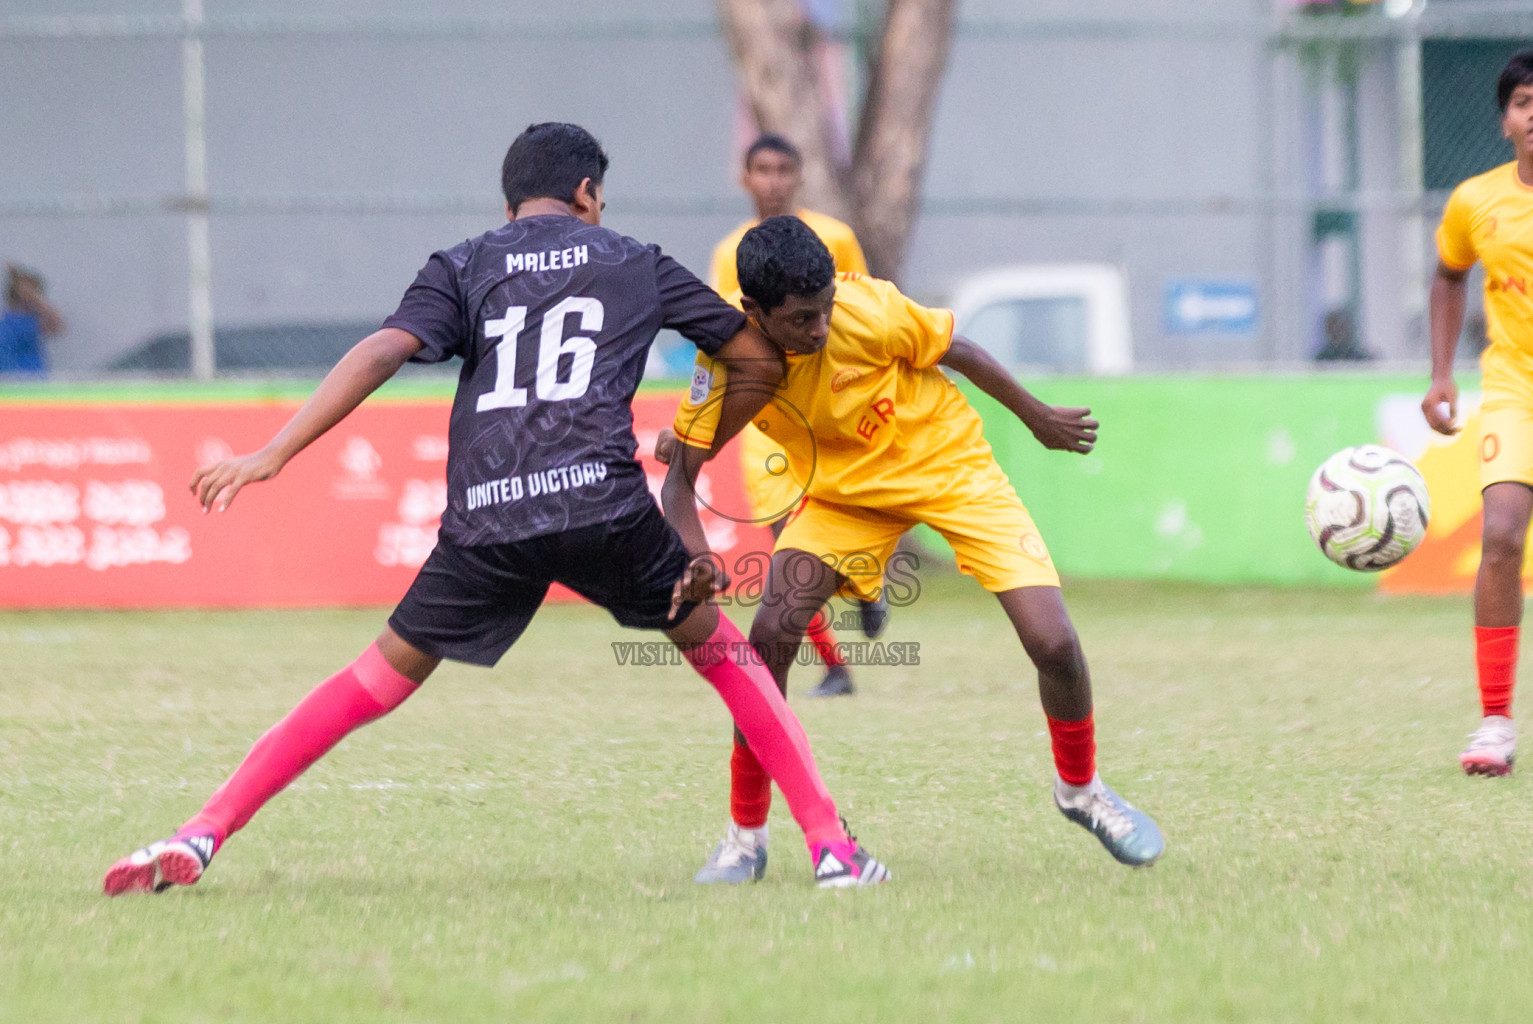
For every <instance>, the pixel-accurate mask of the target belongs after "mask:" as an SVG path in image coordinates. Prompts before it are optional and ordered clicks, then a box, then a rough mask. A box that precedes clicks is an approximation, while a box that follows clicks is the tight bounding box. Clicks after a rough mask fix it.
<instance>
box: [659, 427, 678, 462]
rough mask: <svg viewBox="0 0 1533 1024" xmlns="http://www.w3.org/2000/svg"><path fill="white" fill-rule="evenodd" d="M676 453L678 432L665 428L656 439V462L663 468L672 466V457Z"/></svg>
mask: <svg viewBox="0 0 1533 1024" xmlns="http://www.w3.org/2000/svg"><path fill="white" fill-rule="evenodd" d="M675 451H676V431H674V430H672V429H671V428H670V427H665V428H664V429H662V430H661V431H660V434H659V436H657V437H656V438H655V461H656V462H658V463H660V464H661V465H662V466H669V465H670V464H671V456H672V455H673V454H674V453H675Z"/></svg>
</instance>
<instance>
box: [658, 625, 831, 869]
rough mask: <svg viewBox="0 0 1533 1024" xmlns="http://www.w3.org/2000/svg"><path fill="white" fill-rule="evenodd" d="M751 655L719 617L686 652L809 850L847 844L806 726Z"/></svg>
mask: <svg viewBox="0 0 1533 1024" xmlns="http://www.w3.org/2000/svg"><path fill="white" fill-rule="evenodd" d="M753 653H754V652H753V651H752V650H751V648H750V646H749V645H748V644H747V643H746V640H745V638H744V637H743V636H741V635H740V631H739V630H738V629H736V628H735V624H734V623H733V622H730V621H729V620H728V619H727V618H725V617H724V615H723V614H722V613H720V615H719V624H718V626H717V627H716V628H715V629H714V631H713V635H712V636H710V637H709V638H708V639H707V640H706V641H705V642H704V643H702V644H699V645H698V646H697V647H694V648H693V649H692V650H690V651H687V652H686V657H687V661H689V662H690V663H691V664H692V667H693V668H695V669H697V671H698V673H699V674H700V675H701V676H702V677H703V678H704V679H706V680H708V682H709V683H711V684H712V685H713V688H714V689H715V690H717V691H719V696H720V697H723V698H724V703H725V704H726V705H728V707H729V713H730V714H731V715H733V716H734V719H735V725H737V726H739V728H740V732H742V733H744V734H745V741H746V742H747V743H749V744H750V749H751V752H752V753H754V754H755V755H756V759H757V760H758V761H760V762H761V766H762V767H763V768H765V769H766V770H767V774H768V775H770V776H771V777H772V781H773V782H775V783H777V788H778V789H780V790H782V795H783V797H784V799H786V800H787V801H788V810H789V811H791V812H792V814H793V820H794V821H796V822H798V824H799V827H800V828H802V829H803V830H804V839H805V841H806V842H808V844H809V848H810V850H811V852H813V851H816V850H817V849H818V848H819V847H821V846H825V845H829V844H832V843H838V842H839V843H844V842H846V830H845V829H844V828H842V827H841V818H840V816H839V815H837V813H836V805H835V802H834V801H832V800H831V798H830V793H829V792H827V791H826V789H825V782H824V780H823V779H821V778H820V772H819V769H818V768H816V767H815V764H814V753H813V752H812V751H811V750H810V749H809V739H808V737H806V736H805V735H804V727H803V726H801V725H800V724H799V721H798V716H796V715H795V714H794V713H793V712H792V711H790V710H789V709H788V702H787V701H785V700H783V696H782V694H781V693H779V692H778V690H777V684H776V683H775V682H773V681H772V674H771V673H770V672H768V671H767V670H766V666H765V665H758V664H755V663H754V662H753V660H752V657H751V655H752V654H753Z"/></svg>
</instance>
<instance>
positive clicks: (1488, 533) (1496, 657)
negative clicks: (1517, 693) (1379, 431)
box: [1459, 482, 1533, 775]
mask: <svg viewBox="0 0 1533 1024" xmlns="http://www.w3.org/2000/svg"><path fill="white" fill-rule="evenodd" d="M1484 500H1485V523H1484V527H1483V533H1482V535H1481V548H1480V569H1479V572H1478V573H1477V574H1476V576H1475V583H1474V623H1475V626H1474V637H1475V669H1476V676H1477V679H1478V682H1479V688H1480V707H1481V715H1482V717H1481V720H1480V727H1479V728H1478V729H1476V730H1475V731H1474V732H1473V733H1472V734H1471V736H1470V742H1469V748H1468V749H1467V750H1465V751H1464V752H1463V753H1462V754H1460V755H1459V763H1460V765H1462V766H1463V769H1464V771H1466V772H1468V773H1469V774H1470V775H1507V774H1510V772H1511V770H1512V763H1513V761H1514V760H1515V759H1516V754H1517V730H1516V727H1515V726H1514V725H1513V723H1512V691H1513V688H1514V687H1515V685H1516V681H1517V648H1518V643H1519V640H1520V634H1521V631H1522V596H1523V595H1522V567H1523V561H1524V554H1525V551H1524V548H1525V545H1526V542H1527V536H1528V523H1529V520H1530V518H1533V490H1530V489H1529V487H1528V486H1527V485H1526V484H1522V483H1512V482H1501V483H1493V484H1491V485H1490V486H1488V487H1486V488H1485V491H1484Z"/></svg>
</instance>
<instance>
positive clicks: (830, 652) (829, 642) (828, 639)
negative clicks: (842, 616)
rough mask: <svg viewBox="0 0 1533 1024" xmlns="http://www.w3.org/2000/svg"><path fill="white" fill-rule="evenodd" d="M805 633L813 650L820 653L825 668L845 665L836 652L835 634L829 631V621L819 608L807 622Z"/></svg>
mask: <svg viewBox="0 0 1533 1024" xmlns="http://www.w3.org/2000/svg"><path fill="white" fill-rule="evenodd" d="M805 632H806V633H807V634H808V636H809V642H810V643H812V644H814V649H815V650H816V651H819V652H820V660H821V661H823V662H825V667H826V668H835V667H837V666H838V665H845V664H846V659H845V658H843V657H842V656H841V652H840V651H838V650H836V634H834V633H832V632H831V631H830V619H828V618H826V617H825V609H823V608H821V609H820V610H819V611H817V612H815V613H814V618H813V619H810V620H809V629H808V630H806V631H805Z"/></svg>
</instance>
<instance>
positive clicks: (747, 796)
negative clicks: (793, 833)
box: [729, 736, 772, 828]
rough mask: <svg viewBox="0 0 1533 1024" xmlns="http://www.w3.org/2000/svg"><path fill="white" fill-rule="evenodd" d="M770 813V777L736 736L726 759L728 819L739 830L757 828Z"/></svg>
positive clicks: (765, 821) (764, 822) (749, 749)
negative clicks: (727, 766)
mask: <svg viewBox="0 0 1533 1024" xmlns="http://www.w3.org/2000/svg"><path fill="white" fill-rule="evenodd" d="M771 810H772V777H771V776H770V775H768V774H767V773H766V769H765V768H762V767H761V762H760V761H758V760H756V755H755V754H752V753H751V748H750V747H747V746H746V745H745V744H743V743H741V742H740V738H739V737H738V736H736V737H735V746H734V752H733V753H732V754H730V755H729V817H730V818H731V819H732V820H733V821H734V823H735V824H736V825H739V826H740V827H741V828H760V827H761V826H762V825H765V824H766V823H767V814H768V813H770V811H771Z"/></svg>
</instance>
